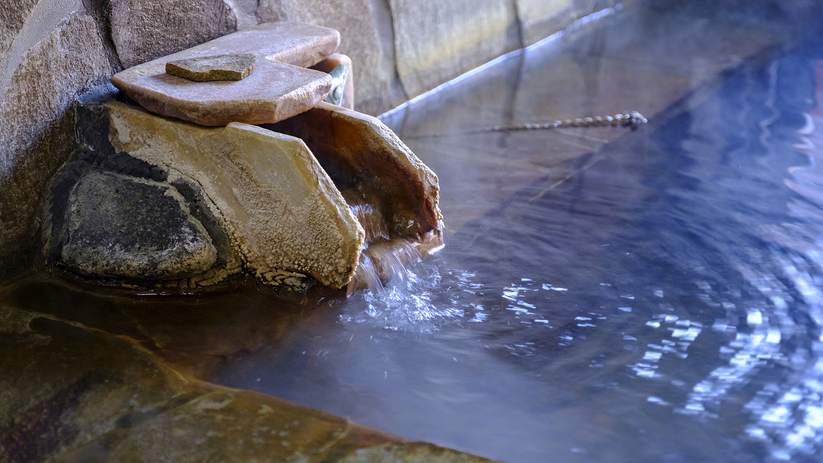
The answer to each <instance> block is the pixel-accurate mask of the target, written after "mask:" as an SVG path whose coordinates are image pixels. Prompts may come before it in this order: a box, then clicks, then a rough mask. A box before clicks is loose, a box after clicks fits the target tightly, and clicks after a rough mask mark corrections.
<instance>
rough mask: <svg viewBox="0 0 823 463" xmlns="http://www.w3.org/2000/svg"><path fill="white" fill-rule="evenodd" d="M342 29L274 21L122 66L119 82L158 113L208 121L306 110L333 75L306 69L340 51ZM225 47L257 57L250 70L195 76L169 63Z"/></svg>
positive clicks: (251, 119)
mask: <svg viewBox="0 0 823 463" xmlns="http://www.w3.org/2000/svg"><path fill="white" fill-rule="evenodd" d="M339 43H340V34H339V33H338V32H337V31H335V30H333V29H328V28H325V27H319V26H313V25H310V24H303V23H293V22H282V23H266V24H260V25H258V26H255V27H253V28H251V29H247V30H244V31H240V32H236V33H234V34H230V35H226V36H223V37H220V38H218V39H215V40H212V41H210V42H206V43H204V44H201V45H198V46H196V47H193V48H190V49H188V50H184V51H181V52H178V53H175V54H172V55H169V56H165V57H163V58H158V59H156V60H153V61H150V62H148V63H144V64H141V65H138V66H135V67H133V68H130V69H127V70H125V71H123V72H120V73H118V74H115V75H114V76H113V77H112V79H111V82H112V83H113V84H114V85H115V86H116V87H117V88H119V89H120V90H122V91H123V92H124V93H125V94H126V95H128V96H129V98H131V99H133V100H135V101H137V102H138V103H140V105H142V106H143V107H144V108H146V109H148V110H149V111H152V112H155V113H157V114H160V115H163V116H169V117H176V118H178V119H182V120H185V121H189V122H194V123H196V124H200V125H206V126H225V125H228V124H229V123H230V122H245V123H247V124H264V123H273V122H277V121H280V120H283V119H286V118H289V117H291V116H294V115H295V114H299V113H301V112H303V111H305V110H307V109H309V108H311V107H312V106H314V105H315V104H317V102H319V101H320V100H322V99H323V97H324V96H325V95H326V94H327V93H328V92H329V90H330V89H331V84H332V81H331V77H330V76H329V75H328V74H326V73H323V72H319V71H314V70H311V69H305V66H311V65H314V64H316V63H318V62H319V61H321V60H323V59H324V58H326V57H327V56H329V55H330V54H332V53H333V52H334V51H335V50H336V49H337V46H338V44H339ZM221 54H251V55H253V56H255V58H256V59H257V63H256V65H255V70H254V72H253V73H251V75H249V76H248V77H247V78H245V79H243V80H240V81H236V82H231V81H216V82H192V81H189V80H186V79H183V78H180V77H176V76H172V75H169V74H166V63H168V62H170V61H177V60H183V59H195V58H203V57H208V56H214V55H221Z"/></svg>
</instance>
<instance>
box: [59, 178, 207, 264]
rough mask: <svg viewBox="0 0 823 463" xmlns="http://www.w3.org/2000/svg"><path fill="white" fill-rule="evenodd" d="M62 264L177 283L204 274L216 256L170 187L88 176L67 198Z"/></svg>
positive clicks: (133, 180)
mask: <svg viewBox="0 0 823 463" xmlns="http://www.w3.org/2000/svg"><path fill="white" fill-rule="evenodd" d="M65 213H66V219H65V232H64V233H65V235H64V243H63V246H62V250H61V252H60V260H61V261H62V262H63V263H64V264H65V265H67V266H68V267H69V268H70V269H72V270H73V271H75V272H77V273H80V274H84V275H89V276H99V277H115V278H137V279H144V280H145V279H154V280H173V279H178V278H184V277H187V276H189V275H192V274H197V273H201V272H205V271H206V270H208V269H210V268H211V267H212V266H213V265H214V264H215V262H216V259H217V251H216V249H215V247H214V246H213V245H212V242H211V239H210V237H209V234H208V233H207V232H206V230H205V229H204V228H203V225H202V224H201V223H200V222H199V221H198V220H197V219H195V218H193V217H192V216H191V215H190V214H189V209H188V206H186V202H185V199H184V198H183V197H182V196H181V195H180V194H179V193H178V192H177V190H175V189H174V188H173V187H171V186H170V185H168V184H165V183H159V182H155V181H152V180H145V179H138V178H133V177H126V176H123V175H119V174H115V173H111V172H101V171H89V172H86V173H85V174H83V175H82V176H81V177H80V180H79V181H78V182H77V185H76V186H75V187H74V188H73V189H72V190H71V193H70V194H69V197H68V202H67V207H66V211H65Z"/></svg>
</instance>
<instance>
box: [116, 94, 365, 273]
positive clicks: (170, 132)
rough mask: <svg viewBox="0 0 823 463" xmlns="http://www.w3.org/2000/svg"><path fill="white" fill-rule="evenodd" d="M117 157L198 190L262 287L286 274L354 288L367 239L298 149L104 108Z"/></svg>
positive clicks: (250, 134) (281, 141) (270, 135)
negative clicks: (267, 279) (129, 158)
mask: <svg viewBox="0 0 823 463" xmlns="http://www.w3.org/2000/svg"><path fill="white" fill-rule="evenodd" d="M106 106H107V107H108V110H109V115H110V123H111V134H110V139H111V142H112V144H113V145H114V146H115V149H116V150H117V151H118V152H120V151H124V152H128V153H129V154H130V155H131V156H133V157H135V158H138V159H141V160H143V161H146V162H148V163H149V164H152V165H156V166H160V167H162V168H163V169H164V170H167V171H168V172H169V176H170V180H173V179H174V177H175V176H182V177H186V178H188V179H192V180H194V181H196V182H197V183H198V184H199V185H200V187H201V188H202V191H203V193H204V195H205V196H207V197H208V198H209V199H210V200H211V202H212V203H211V204H209V207H210V209H211V210H212V213H213V214H214V216H215V217H217V219H218V221H220V222H221V225H222V226H223V227H224V229H225V230H227V232H228V234H229V236H230V238H231V240H232V245H233V247H234V248H235V249H236V250H238V251H239V252H240V253H241V255H242V256H243V258H244V260H245V261H246V265H247V267H248V268H249V269H250V270H252V271H254V272H255V273H256V274H257V275H258V277H261V279H262V276H263V275H264V274H266V273H277V271H278V270H287V271H291V272H298V273H301V274H307V275H311V276H312V277H314V278H316V279H317V280H318V281H319V282H320V283H322V284H323V285H326V286H333V287H338V288H339V287H342V286H344V285H346V284H347V283H348V281H349V280H350V279H351V277H352V275H353V273H354V270H355V268H356V266H357V262H358V259H359V256H360V250H361V248H362V246H363V237H364V232H363V229H362V228H361V227H360V225H359V224H358V223H357V220H356V219H355V218H354V216H353V215H352V214H351V212H350V210H349V208H348V206H347V205H346V203H345V201H344V200H343V197H342V196H341V194H340V192H339V191H338V190H337V189H336V188H335V186H334V184H333V183H332V181H331V179H330V178H329V176H328V175H327V174H326V172H325V171H324V170H323V168H322V167H321V166H320V164H319V163H318V162H317V160H316V159H315V158H314V156H313V155H312V153H311V152H310V151H309V150H308V148H307V147H306V145H305V144H304V143H303V142H302V141H301V140H299V139H296V138H294V137H290V136H287V135H282V134H278V133H274V132H271V131H268V130H265V129H262V128H260V127H255V126H250V125H246V124H242V123H232V124H229V126H228V127H225V128H204V127H198V126H194V125H191V124H186V123H181V122H176V121H173V120H169V119H164V118H160V117H157V116H155V115H153V114H150V113H147V112H145V111H143V110H141V109H139V108H135V107H130V106H127V105H124V104H122V103H108V104H107V105H106Z"/></svg>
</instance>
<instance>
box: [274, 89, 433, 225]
mask: <svg viewBox="0 0 823 463" xmlns="http://www.w3.org/2000/svg"><path fill="white" fill-rule="evenodd" d="M267 127H269V128H271V129H272V130H276V131H278V132H283V133H288V134H290V135H294V136H296V137H299V138H301V139H303V140H304V141H305V142H306V144H307V145H308V146H309V148H310V149H311V150H312V153H314V155H315V156H316V157H317V159H318V161H320V164H321V165H322V166H323V168H324V169H326V171H327V172H334V173H335V174H334V175H335V178H339V179H341V182H339V184H338V188H340V189H345V190H348V189H352V190H353V191H354V192H356V194H358V195H360V196H361V197H364V198H368V200H369V202H370V203H371V204H372V205H373V206H374V207H376V208H378V209H379V211H380V214H381V215H382V216H383V217H386V218H387V219H388V220H389V222H390V224H389V230H388V232H389V237H390V238H396V237H411V238H422V237H423V235H425V234H426V233H428V232H430V231H432V230H436V229H439V228H440V226H441V219H442V216H441V214H440V209H439V206H438V204H439V200H440V197H439V194H440V185H439V183H438V179H437V175H436V174H435V173H434V172H432V171H431V169H429V168H428V167H427V166H426V165H425V164H424V163H423V162H422V161H421V160H420V159H419V158H418V157H417V156H415V154H414V153H413V152H412V151H411V150H410V149H409V148H408V147H407V146H406V145H405V144H404V143H403V142H402V141H401V140H400V139H399V138H398V137H397V135H395V134H394V132H392V131H391V130H390V129H389V128H388V127H386V126H385V125H383V123H382V122H380V121H379V120H378V119H376V118H374V117H372V116H368V115H365V114H362V113H358V112H356V111H351V110H348V109H345V108H341V107H339V106H334V105H332V104H329V103H325V102H322V103H319V104H318V105H317V106H315V107H314V108H312V109H310V110H309V111H306V112H305V113H302V114H300V115H298V116H295V117H293V118H291V119H289V120H286V121H283V122H281V123H279V124H274V125H271V126H267ZM342 179H345V181H343V180H342Z"/></svg>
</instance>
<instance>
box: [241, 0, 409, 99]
mask: <svg viewBox="0 0 823 463" xmlns="http://www.w3.org/2000/svg"><path fill="white" fill-rule="evenodd" d="M257 17H258V18H259V19H260V21H303V22H307V23H311V24H317V25H320V26H325V27H331V28H333V29H336V30H338V31H340V35H341V41H340V48H339V50H338V51H339V52H340V53H343V54H346V55H348V56H350V57H351V59H352V62H353V64H354V66H353V67H354V80H355V82H356V86H355V88H354V94H355V97H354V102H355V106H356V107H357V110H358V111H361V112H365V113H368V114H373V115H376V114H380V113H382V112H384V111H387V110H389V109H391V108H392V107H394V106H397V105H398V104H400V103H402V102H403V101H405V100H406V96H405V94H404V93H403V90H402V88H400V86H399V82H397V80H396V78H395V75H396V70H395V61H394V32H393V30H392V25H391V21H392V18H391V14H390V13H389V9H388V7H387V5H386V2H385V1H383V0H381V1H373V0H260V6H259V7H258V9H257Z"/></svg>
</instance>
